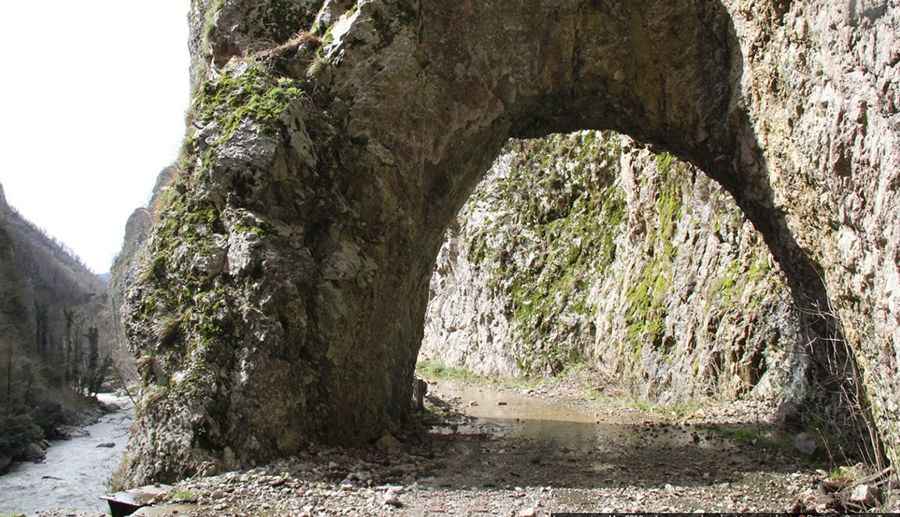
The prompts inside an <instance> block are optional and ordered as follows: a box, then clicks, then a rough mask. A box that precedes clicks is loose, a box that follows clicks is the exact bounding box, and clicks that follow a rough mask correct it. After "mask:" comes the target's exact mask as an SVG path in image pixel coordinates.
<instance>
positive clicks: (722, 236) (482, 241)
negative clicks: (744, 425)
mask: <svg viewBox="0 0 900 517" xmlns="http://www.w3.org/2000/svg"><path fill="white" fill-rule="evenodd" d="M792 307H793V304H792V302H791V299H790V294H789V292H788V288H787V286H786V284H785V283H784V281H783V280H782V278H781V276H780V275H779V274H777V272H776V271H775V270H774V269H773V259H772V258H771V255H769V253H768V250H767V249H766V247H765V244H764V243H763V242H762V239H761V237H760V236H759V234H758V233H757V232H756V231H755V230H754V229H753V228H752V226H751V225H750V224H748V223H746V222H745V220H744V219H743V218H742V217H741V213H740V210H739V209H738V208H737V206H735V205H734V202H733V201H732V200H731V198H730V196H728V195H727V194H726V193H724V192H723V191H722V190H721V189H720V188H719V187H718V186H717V185H716V184H715V183H713V182H712V181H710V180H709V179H708V178H706V177H704V176H703V175H702V173H700V172H699V171H698V170H696V169H694V168H692V167H690V166H688V165H685V164H683V163H680V162H678V161H677V160H675V159H674V158H673V157H672V156H671V155H658V156H654V155H653V154H651V153H650V152H649V151H647V150H644V149H641V148H640V147H639V146H637V145H636V144H635V143H634V142H633V141H631V140H630V139H627V138H624V137H619V136H615V135H609V134H607V135H604V134H602V133H597V132H582V133H574V134H572V135H568V136H560V135H555V136H552V137H549V138H546V139H544V140H540V141H516V142H513V143H511V144H510V145H509V146H508V147H507V148H506V149H505V150H504V153H503V154H502V155H501V157H500V158H499V159H498V161H497V162H496V163H495V164H494V166H493V167H492V169H491V170H490V172H489V173H488V175H487V176H486V178H485V179H484V180H483V181H482V183H480V184H479V185H478V187H477V188H476V189H475V192H474V193H473V194H472V196H471V197H470V198H469V201H468V202H467V203H466V205H465V206H464V207H463V210H462V211H461V212H460V215H459V217H457V221H456V224H454V225H452V226H451V228H450V230H449V235H448V239H447V240H446V241H445V243H444V245H443V246H442V247H441V251H440V252H439V253H438V260H437V267H436V269H435V274H434V276H433V277H432V279H431V298H430V301H429V304H428V311H427V313H426V319H425V321H426V323H425V337H424V339H423V341H422V349H421V351H420V354H421V356H422V357H424V358H426V359H435V360H438V361H441V362H444V363H449V364H451V365H454V366H463V367H466V368H469V369H472V370H474V371H476V372H479V373H483V374H501V375H519V374H531V375H534V374H537V375H541V374H552V373H557V372H559V371H560V370H562V369H563V368H565V367H566V366H569V365H572V364H576V363H588V364H590V365H591V366H593V367H595V368H597V369H598V370H599V371H600V372H601V373H605V374H606V376H607V377H608V378H610V379H615V380H616V382H618V383H623V384H625V385H626V386H630V387H631V389H632V391H633V393H634V394H635V395H636V396H639V397H644V398H651V399H654V400H662V401H676V400H686V399H691V398H695V397H698V396H706V395H716V396H718V397H734V396H737V395H741V394H744V393H746V392H748V391H750V390H751V389H754V388H756V389H757V391H758V392H761V393H760V394H763V395H775V396H782V395H784V396H785V398H786V399H788V400H789V401H792V402H794V403H797V402H799V400H798V399H800V398H802V395H803V393H804V388H805V385H804V384H803V382H799V383H797V384H796V385H793V386H791V385H790V383H791V381H793V380H795V379H796V380H798V381H802V380H803V378H804V375H803V373H802V369H803V367H804V364H803V362H802V360H801V356H802V353H803V348H802V339H801V335H802V332H801V329H800V328H799V320H798V318H797V316H796V315H794V314H793V311H792ZM791 373H793V374H794V375H793V376H792V375H789V374H791Z"/></svg>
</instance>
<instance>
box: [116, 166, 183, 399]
mask: <svg viewBox="0 0 900 517" xmlns="http://www.w3.org/2000/svg"><path fill="white" fill-rule="evenodd" d="M176 173H177V171H176V169H175V167H166V168H165V169H163V170H162V171H160V173H159V175H158V176H157V177H156V183H155V184H154V186H153V191H152V194H151V195H150V201H149V202H148V203H147V206H146V207H140V208H137V209H135V211H134V212H132V214H131V216H130V217H129V218H128V221H127V222H126V224H125V237H124V240H123V242H122V249H121V250H120V251H119V254H118V255H117V256H116V258H115V260H114V261H113V265H112V268H111V269H110V280H109V289H108V291H109V297H110V302H111V308H112V311H113V314H114V318H113V320H114V322H115V333H116V342H117V344H118V345H119V347H118V348H119V349H120V350H122V352H123V353H122V354H121V355H122V358H121V361H120V364H121V369H122V374H123V376H124V377H125V378H126V379H125V380H126V381H127V382H129V383H131V382H135V381H137V370H136V368H135V365H134V357H133V356H132V355H131V353H129V352H127V350H126V347H125V343H126V341H127V339H126V336H125V329H124V327H123V326H122V324H121V319H122V316H121V311H122V304H123V300H124V299H125V293H126V291H127V289H128V285H129V284H130V283H131V282H132V280H133V279H134V269H133V268H134V265H135V263H136V262H138V261H139V260H140V256H141V253H142V250H143V249H144V243H145V242H146V240H147V238H148V237H149V235H150V230H151V228H152V227H153V218H154V215H153V214H154V212H155V211H156V210H157V209H158V205H159V202H160V196H162V194H163V191H164V190H165V188H166V187H167V186H168V185H169V183H171V182H172V179H173V178H174V177H175V174H176Z"/></svg>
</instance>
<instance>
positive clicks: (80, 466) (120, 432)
mask: <svg viewBox="0 0 900 517" xmlns="http://www.w3.org/2000/svg"><path fill="white" fill-rule="evenodd" d="M98 398H99V399H100V400H101V401H102V402H104V403H114V404H116V405H117V406H119V407H121V408H123V409H122V410H121V411H117V412H115V413H109V414H107V415H104V416H103V417H101V418H100V421H99V422H97V423H96V424H94V425H90V426H86V427H85V428H84V429H85V430H86V431H87V432H88V433H89V434H88V435H87V436H84V437H80V438H72V439H70V440H61V441H54V442H52V443H51V446H50V448H49V449H48V450H47V457H46V459H45V460H44V462H43V463H27V462H26V463H18V464H15V465H13V466H12V467H11V468H10V470H9V472H7V473H6V474H4V475H2V476H0V514H6V513H12V514H16V513H24V514H26V515H32V514H35V513H38V512H41V511H48V510H61V509H65V510H73V511H79V512H95V511H96V512H103V511H105V510H106V508H107V505H106V502H105V501H102V500H101V499H100V497H102V496H103V495H105V494H106V493H107V488H106V484H107V482H108V481H109V477H110V475H111V474H112V472H113V470H114V469H115V468H116V467H117V466H118V463H119V461H120V460H121V458H122V454H123V453H124V451H125V445H126V442H127V441H128V430H129V428H130V427H131V422H132V419H133V414H134V411H133V407H132V405H131V402H130V401H129V400H128V399H127V398H121V397H115V396H113V395H109V394H101V395H99V396H98ZM109 443H113V444H115V446H114V447H109V448H107V447H98V445H100V444H109Z"/></svg>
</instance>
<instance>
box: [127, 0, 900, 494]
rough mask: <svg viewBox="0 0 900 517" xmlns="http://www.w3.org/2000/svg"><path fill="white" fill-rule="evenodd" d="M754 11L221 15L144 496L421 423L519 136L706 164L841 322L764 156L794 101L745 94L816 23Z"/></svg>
mask: <svg viewBox="0 0 900 517" xmlns="http://www.w3.org/2000/svg"><path fill="white" fill-rule="evenodd" d="M751 3H752V4H753V5H744V4H747V2H738V1H736V0H734V1H732V0H728V1H725V2H719V1H713V0H678V1H671V0H655V1H650V2H634V1H631V0H563V1H559V0H552V1H551V0H529V1H525V0H520V1H509V0H502V1H501V0H467V1H463V2H445V1H441V0H415V1H413V0H360V1H358V2H356V4H355V5H350V4H351V3H350V2H345V1H344V2H342V1H327V2H324V5H322V2H321V1H312V0H294V1H286V0H280V1H275V0H270V1H268V2H264V3H262V5H260V3H259V2H249V1H244V0H225V1H224V2H207V1H203V0H195V2H194V5H193V6H192V24H193V25H194V26H193V36H192V51H193V52H194V56H195V63H194V78H195V92H194V104H193V107H192V120H191V127H190V128H189V132H188V139H187V143H186V146H185V153H184V158H183V160H182V164H181V169H182V172H181V174H180V176H179V177H178V178H177V179H176V180H175V182H174V184H173V185H172V186H171V187H170V188H169V191H168V192H167V193H166V194H164V196H165V197H166V199H165V200H164V202H163V209H162V210H161V212H160V214H159V217H160V220H159V222H158V223H157V224H156V226H155V229H154V232H153V235H152V236H151V238H150V240H149V242H148V248H147V253H146V256H147V258H146V259H145V260H143V262H142V263H141V264H140V265H139V266H138V267H139V268H140V271H139V273H138V274H137V275H136V276H137V279H136V280H135V281H134V283H133V285H132V286H131V288H130V290H129V295H128V300H127V303H126V306H125V314H126V329H127V334H128V336H129V341H130V343H131V345H132V347H133V349H134V350H135V351H136V353H137V354H138V356H139V365H140V370H141V374H142V378H143V383H144V390H143V392H142V398H141V403H140V405H139V409H138V419H137V422H136V424H135V428H134V432H133V436H132V439H131V443H130V447H129V457H128V459H127V460H126V474H127V483H130V484H136V483H140V482H144V481H149V480H164V479H173V478H178V477H181V476H184V475H187V474H191V473H198V472H200V473H202V472H210V471H214V470H219V469H222V468H229V467H236V466H238V465H241V464H248V463H254V462H258V461H266V460H269V459H272V458H275V457H279V456H283V455H287V454H291V453H292V452H294V451H296V450H297V449H298V448H299V447H301V446H302V445H303V444H304V443H305V442H307V441H309V440H328V441H360V440H367V439H371V438H374V437H377V436H378V435H379V434H380V433H381V432H382V431H383V430H384V429H385V428H388V427H390V426H391V425H396V424H397V423H398V422H402V420H403V419H404V417H405V416H406V413H407V411H408V407H409V399H410V390H411V382H410V381H411V377H412V372H413V368H414V364H415V360H416V355H417V351H418V346H419V343H420V340H421V333H422V320H423V313H424V308H425V304H426V298H427V291H428V281H429V278H430V276H431V272H432V266H433V261H434V257H435V254H436V252H437V250H438V248H439V246H440V243H441V236H442V234H443V230H444V228H445V227H446V225H447V224H449V222H450V221H451V219H452V218H453V216H454V215H455V213H456V211H457V210H458V209H459V207H460V206H461V205H462V203H463V202H464V200H465V199H466V196H467V195H468V193H469V192H470V191H471V189H472V187H473V186H474V184H475V183H476V181H477V180H478V178H479V177H480V175H481V174H483V173H484V171H486V170H487V168H488V167H489V165H490V163H491V162H492V160H493V159H494V158H495V157H496V155H497V154H498V152H499V150H500V147H501V146H502V144H503V143H504V142H505V141H506V140H507V139H508V138H509V137H533V136H542V135H545V134H548V133H552V132H565V131H572V130H576V129H614V130H617V131H619V132H622V133H626V134H629V135H631V136H632V137H634V138H636V139H638V140H640V141H643V142H646V143H649V144H652V145H655V146H657V147H658V148H660V149H664V150H667V151H669V152H672V153H673V154H676V155H678V156H679V157H681V158H683V159H685V160H687V161H690V162H692V163H694V164H695V165H697V166H698V167H700V168H701V169H702V170H704V171H706V173H707V174H709V175H711V176H712V177H713V178H714V179H716V180H717V181H719V182H720V183H721V184H722V185H723V186H724V187H725V188H726V189H727V190H728V191H729V192H731V193H732V194H733V195H734V197H735V199H736V201H737V203H738V205H739V206H740V207H741V208H742V209H743V211H744V212H745V214H746V215H747V216H748V218H749V219H750V220H751V221H752V222H753V223H754V225H755V226H756V227H757V228H758V229H759V230H760V232H761V233H762V234H763V236H764V238H765V240H766V242H767V244H768V245H769V247H770V249H771V250H772V252H773V255H774V256H775V258H776V259H777V260H778V262H779V263H780V265H781V267H782V269H783V270H784V271H785V273H786V275H787V277H788V280H789V282H790V284H791V287H792V290H793V293H794V296H795V298H796V299H797V302H798V304H799V305H800V306H802V307H825V306H827V304H828V302H829V300H828V295H827V293H826V290H825V284H824V282H823V281H822V279H821V278H820V276H819V273H818V272H817V270H816V268H815V267H814V266H813V262H812V261H811V260H810V259H809V258H808V256H807V254H806V252H805V251H804V250H803V248H801V246H800V245H798V244H797V241H796V239H795V235H794V233H792V230H791V227H790V225H789V224H788V221H787V219H786V217H785V215H784V213H785V212H784V211H785V208H784V207H783V206H781V205H782V200H781V199H782V198H783V197H784V196H781V194H780V193H778V192H776V190H775V189H774V188H773V186H772V185H771V183H770V177H771V174H772V170H771V169H772V168H771V167H770V166H769V164H767V159H771V157H773V156H774V157H778V158H779V159H780V160H782V157H781V156H780V155H779V154H778V153H776V152H767V151H766V149H765V148H764V146H761V145H760V144H759V143H758V141H760V138H759V135H758V132H759V131H758V128H759V127H760V125H761V124H762V125H763V126H764V127H765V125H766V124H767V123H768V122H771V123H772V124H775V123H776V122H779V123H780V120H781V119H780V117H781V116H782V112H781V111H777V110H776V111H774V112H772V113H770V112H768V111H766V110H767V109H774V108H771V107H768V108H767V107H766V102H770V103H772V104H776V103H777V102H780V99H781V98H780V97H778V95H777V92H776V93H771V92H770V93H771V99H769V98H768V97H766V96H765V95H768V94H767V93H765V92H763V93H762V94H760V96H758V97H754V98H748V92H751V91H752V92H755V90H752V88H749V87H748V85H751V86H753V87H755V86H758V85H759V84H758V83H759V82H758V81H757V79H756V78H753V79H752V80H750V79H748V78H747V77H745V74H746V71H745V68H746V66H747V65H748V63H749V64H753V60H752V56H748V55H747V54H748V52H762V51H769V50H768V49H769V47H767V45H769V46H770V47H771V46H773V45H774V46H775V47H778V45H781V43H780V42H779V40H778V39H777V34H775V35H774V36H773V35H772V34H768V35H767V36H766V31H767V30H769V29H768V28H767V27H768V25H771V24H774V25H775V26H779V25H784V23H785V22H784V17H785V16H787V14H786V13H788V11H789V7H790V5H789V3H786V2H780V1H774V0H773V1H757V2H755V3H753V2H751ZM739 4H740V5H739ZM320 7H321V9H319V8H320ZM317 10H318V13H319V14H318V16H317V18H316V21H315V25H314V27H313V29H312V30H313V32H314V33H315V34H316V35H317V37H309V36H300V37H297V38H295V39H293V40H291V41H288V42H287V43H283V42H282V40H283V38H284V34H290V33H291V32H293V30H295V29H302V28H305V27H306V26H307V24H308V23H309V20H311V19H312V17H311V16H310V14H311V13H313V12H316V11H317ZM795 10H796V9H795ZM889 14H890V15H891V16H893V15H894V9H893V8H892V9H891V10H890V13H889ZM339 15H341V16H339ZM854 16H856V15H855V14H854ZM880 16H884V13H882V14H881V15H880ZM891 19H893V18H891ZM736 21H737V22H739V24H738V23H737V22H736ZM761 34H762V35H761ZM773 38H774V39H773ZM778 48H780V47H778ZM779 109H780V107H779ZM773 113H774V114H773ZM798 116H799V115H798ZM767 135H768V133H767ZM782 136H783V135H782ZM780 142H781V141H777V140H774V139H773V140H772V142H770V146H771V145H773V143H774V144H778V143H780ZM789 161H790V160H789V159H787V158H784V159H783V160H782V162H783V163H788V162H789ZM788 165H790V164H788ZM786 168H787V169H789V168H790V167H789V166H788V167H784V166H782V165H779V170H784V169H786ZM788 184H790V182H788ZM787 197H789V196H787ZM777 199H779V201H776V200H777ZM891 199H895V198H891ZM873 217H875V219H877V218H878V217H882V218H883V217H884V214H881V213H877V214H875V215H874V216H873ZM888 316H890V314H889V315H888ZM810 321H811V322H812V323H814V327H815V328H813V331H815V332H817V333H818V334H820V335H827V336H831V335H833V334H832V333H833V332H836V331H837V330H836V328H835V325H834V320H833V318H811V319H810ZM875 334H876V335H877V331H876V333H875Z"/></svg>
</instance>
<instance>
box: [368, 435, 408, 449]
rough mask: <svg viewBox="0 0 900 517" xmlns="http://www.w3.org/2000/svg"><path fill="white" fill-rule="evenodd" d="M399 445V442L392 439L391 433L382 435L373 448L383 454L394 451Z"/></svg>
mask: <svg viewBox="0 0 900 517" xmlns="http://www.w3.org/2000/svg"><path fill="white" fill-rule="evenodd" d="M401 445H402V444H401V443H400V441H399V440H397V439H396V438H394V435H392V434H391V433H384V435H382V437H381V438H379V439H378V441H377V442H375V447H377V448H378V449H379V450H381V451H384V452H391V451H396V450H397V449H399V448H400V447H401Z"/></svg>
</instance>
